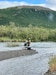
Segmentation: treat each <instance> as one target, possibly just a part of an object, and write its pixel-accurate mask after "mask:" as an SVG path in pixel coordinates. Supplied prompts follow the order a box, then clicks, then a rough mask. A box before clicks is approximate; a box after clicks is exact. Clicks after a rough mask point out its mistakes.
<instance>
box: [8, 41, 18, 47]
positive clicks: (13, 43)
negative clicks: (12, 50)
mask: <svg viewBox="0 0 56 75" xmlns="http://www.w3.org/2000/svg"><path fill="white" fill-rule="evenodd" d="M17 46H19V44H18V43H15V42H10V43H8V44H7V47H17Z"/></svg>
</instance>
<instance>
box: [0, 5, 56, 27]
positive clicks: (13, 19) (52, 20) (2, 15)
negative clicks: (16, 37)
mask: <svg viewBox="0 0 56 75" xmlns="http://www.w3.org/2000/svg"><path fill="white" fill-rule="evenodd" d="M10 24H15V25H16V26H21V27H27V26H28V25H30V24H31V25H32V26H37V27H46V28H55V27H56V11H52V10H50V9H48V8H44V7H40V6H19V7H12V8H7V9H0V25H10Z"/></svg>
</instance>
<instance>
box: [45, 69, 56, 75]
mask: <svg viewBox="0 0 56 75" xmlns="http://www.w3.org/2000/svg"><path fill="white" fill-rule="evenodd" d="M44 75H56V71H54V72H51V71H49V70H48V71H47V72H46V73H45V74H44Z"/></svg>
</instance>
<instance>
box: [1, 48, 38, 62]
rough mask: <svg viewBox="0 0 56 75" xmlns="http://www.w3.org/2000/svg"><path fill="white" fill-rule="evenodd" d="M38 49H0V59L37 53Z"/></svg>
mask: <svg viewBox="0 0 56 75" xmlns="http://www.w3.org/2000/svg"><path fill="white" fill-rule="evenodd" d="M36 53H37V52H36V50H25V49H24V50H13V51H0V61H1V60H5V59H10V58H15V57H19V56H26V55H33V54H36Z"/></svg>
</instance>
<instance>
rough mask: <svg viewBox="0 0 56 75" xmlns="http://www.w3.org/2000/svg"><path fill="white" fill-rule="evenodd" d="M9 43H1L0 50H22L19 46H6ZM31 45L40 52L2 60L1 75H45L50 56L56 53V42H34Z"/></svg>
mask: <svg viewBox="0 0 56 75" xmlns="http://www.w3.org/2000/svg"><path fill="white" fill-rule="evenodd" d="M6 44H7V43H0V51H6V50H20V49H22V48H23V43H20V44H21V46H19V47H11V48H10V47H6ZM31 47H32V48H33V49H35V50H36V51H38V54H35V55H30V56H21V57H16V58H11V59H7V60H3V61H0V75H44V73H45V72H47V70H48V68H49V65H48V61H49V59H50V57H52V56H54V55H56V43H55V42H35V43H34V42H33V43H31Z"/></svg>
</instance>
